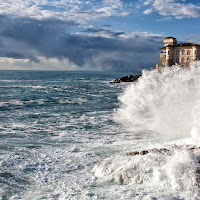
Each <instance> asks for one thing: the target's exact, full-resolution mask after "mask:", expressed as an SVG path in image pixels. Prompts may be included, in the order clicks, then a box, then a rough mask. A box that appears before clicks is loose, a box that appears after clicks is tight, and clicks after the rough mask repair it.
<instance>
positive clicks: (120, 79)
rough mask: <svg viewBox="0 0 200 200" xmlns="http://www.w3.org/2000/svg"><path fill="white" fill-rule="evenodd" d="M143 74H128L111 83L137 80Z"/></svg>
mask: <svg viewBox="0 0 200 200" xmlns="http://www.w3.org/2000/svg"><path fill="white" fill-rule="evenodd" d="M140 76H141V75H135V76H133V75H128V76H124V77H122V78H118V79H115V80H114V81H111V82H110V83H122V82H135V81H137V80H138V78H140Z"/></svg>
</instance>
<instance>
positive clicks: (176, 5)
mask: <svg viewBox="0 0 200 200" xmlns="http://www.w3.org/2000/svg"><path fill="white" fill-rule="evenodd" d="M183 2H184V1H182V0H179V1H178V0H153V1H152V0H147V1H144V3H143V4H144V5H145V6H150V7H149V8H148V9H146V10H145V11H144V14H150V13H151V12H153V11H154V12H157V13H159V14H160V15H162V16H166V17H169V16H173V17H175V18H176V19H183V18H197V17H200V6H197V5H195V4H192V3H183Z"/></svg>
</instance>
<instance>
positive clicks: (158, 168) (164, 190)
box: [93, 61, 200, 200]
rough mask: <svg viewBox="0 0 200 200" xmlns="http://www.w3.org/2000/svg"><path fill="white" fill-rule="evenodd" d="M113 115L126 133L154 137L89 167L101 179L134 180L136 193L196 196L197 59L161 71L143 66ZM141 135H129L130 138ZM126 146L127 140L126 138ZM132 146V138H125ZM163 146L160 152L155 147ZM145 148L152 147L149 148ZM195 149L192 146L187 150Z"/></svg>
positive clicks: (199, 153) (199, 132) (199, 155)
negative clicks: (144, 68)
mask: <svg viewBox="0 0 200 200" xmlns="http://www.w3.org/2000/svg"><path fill="white" fill-rule="evenodd" d="M119 101H120V107H119V108H118V110H117V111H116V113H115V117H114V119H115V121H116V122H118V123H119V124H121V125H122V127H124V128H125V129H127V130H129V132H130V135H138V134H140V135H141V137H142V136H143V135H147V134H150V135H151V137H153V138H154V141H155V140H156V139H157V143H154V144H153V143H151V140H150V142H149V145H145V144H143V145H142V144H141V145H140V149H137V145H136V146H135V150H137V151H138V152H140V151H142V150H147V152H148V153H147V154H145V155H144V154H142V153H141V154H140V153H138V154H134V155H131V154H128V153H124V152H123V153H121V154H119V155H116V156H113V157H110V158H107V159H106V160H104V161H102V162H101V163H99V164H98V165H96V166H95V167H94V169H93V173H94V174H95V176H97V177H100V178H102V179H103V180H104V181H110V182H114V183H117V184H127V185H131V186H133V188H134V189H133V190H134V194H135V195H136V196H135V197H134V198H135V199H154V198H155V199H157V198H159V199H174V198H175V199H188V200H192V199H198V198H199V197H200V193H199V183H200V181H199V171H200V165H199V162H200V150H199V147H200V120H199V119H200V62H199V61H196V62H194V63H191V64H190V66H189V67H188V68H182V67H180V66H178V65H175V66H172V67H169V68H164V69H162V70H161V71H156V70H151V71H147V70H144V71H143V74H142V77H141V78H140V79H139V81H138V82H137V83H133V84H130V85H129V86H128V87H127V88H126V89H125V91H124V92H123V93H122V94H121V95H120V96H119ZM137 142H138V143H139V142H140V143H142V140H141V141H132V144H133V145H132V147H131V148H130V149H129V150H130V151H132V150H134V144H136V143H137ZM124 146H126V143H124ZM129 147H130V141H129ZM163 147H164V148H166V149H168V151H166V152H165V151H164V152H159V151H154V150H156V149H158V150H159V149H161V148H163ZM148 149H150V150H149V151H148ZM191 149H193V151H191Z"/></svg>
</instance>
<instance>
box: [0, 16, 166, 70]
mask: <svg viewBox="0 0 200 200" xmlns="http://www.w3.org/2000/svg"><path fill="white" fill-rule="evenodd" d="M0 24H1V26H0V45H1V46H0V56H1V57H10V58H17V59H18V58H28V59H30V60H31V61H33V62H38V60H37V57H39V56H43V57H46V58H58V59H60V60H61V59H64V58H67V59H69V60H70V61H71V62H73V63H75V64H76V65H78V66H80V67H84V66H86V67H92V68H102V69H110V70H121V71H123V70H131V69H136V68H137V69H138V68H143V67H148V68H149V67H154V66H155V63H156V62H157V61H158V59H159V52H160V47H162V39H163V38H160V37H153V36H152V37H151V36H148V37H147V36H142V35H139V34H138V35H137V34H135V35H134V36H127V35H125V33H124V32H120V31H119V32H116V31H110V30H107V29H106V28H99V29H98V28H96V29H86V30H84V31H83V32H79V34H73V33H72V32H73V31H74V30H76V29H78V28H80V27H79V24H77V23H75V22H73V21H62V20H58V19H48V20H37V19H30V18H15V19H14V18H11V17H6V16H0ZM70 33H71V34H70ZM81 33H84V34H81ZM92 33H95V34H96V35H92ZM107 36H108V37H107ZM123 36H124V37H123ZM66 69H67V66H66Z"/></svg>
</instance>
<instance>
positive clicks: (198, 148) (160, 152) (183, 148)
mask: <svg viewBox="0 0 200 200" xmlns="http://www.w3.org/2000/svg"><path fill="white" fill-rule="evenodd" d="M177 149H178V150H188V151H190V152H194V151H195V150H198V151H200V147H187V146H178V147H176V148H171V149H170V148H169V149H167V148H160V149H149V150H142V151H133V152H129V153H126V154H125V155H126V156H136V155H146V154H149V153H158V154H165V153H167V154H170V155H171V154H172V153H173V151H174V150H177Z"/></svg>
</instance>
